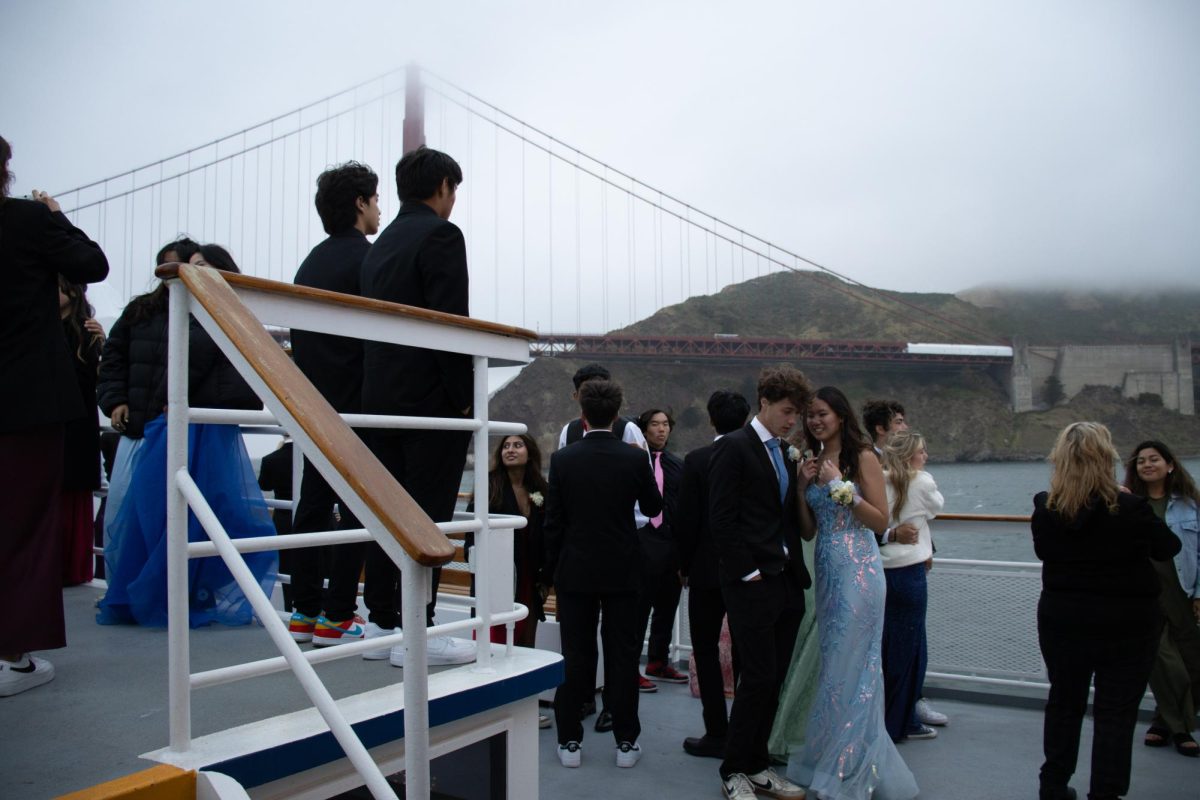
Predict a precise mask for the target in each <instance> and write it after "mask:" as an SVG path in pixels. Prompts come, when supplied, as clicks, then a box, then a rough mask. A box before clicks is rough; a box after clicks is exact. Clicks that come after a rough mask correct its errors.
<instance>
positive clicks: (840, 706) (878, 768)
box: [788, 484, 917, 800]
mask: <svg viewBox="0 0 1200 800" xmlns="http://www.w3.org/2000/svg"><path fill="white" fill-rule="evenodd" d="M805 497H807V499H808V503H809V506H810V507H811V508H812V509H813V512H814V514H815V515H816V520H817V537H816V557H815V562H814V563H815V572H816V587H815V594H816V618H817V631H818V642H819V647H820V651H821V658H820V664H821V666H820V672H819V675H818V678H817V691H816V696H815V697H814V698H813V702H812V710H811V712H810V715H809V718H808V731H807V733H806V735H805V743H804V747H803V749H801V750H798V751H796V752H795V753H793V754H792V756H791V759H790V761H789V763H788V777H790V778H791V779H792V780H794V781H796V782H797V783H799V784H801V785H802V786H807V787H809V797H810V798H820V800H909V798H913V797H916V796H917V783H916V781H915V780H914V779H913V775H912V772H911V771H909V769H908V766H907V765H906V764H905V763H904V759H902V758H901V757H900V753H898V752H897V751H896V746H895V744H893V743H892V740H891V737H889V736H888V733H887V729H886V728H885V727H884V724H883V673H882V670H881V666H880V664H881V659H880V642H881V638H882V635H883V604H884V596H885V594H886V592H887V584H886V582H885V581H884V576H883V566H882V565H881V564H880V561H879V547H878V546H877V545H876V544H875V537H874V536H873V535H872V534H871V532H870V531H869V530H867V529H866V528H864V527H863V526H862V523H860V522H859V521H858V520H857V519H856V518H855V517H854V514H853V513H852V512H851V510H850V508H849V507H846V506H841V505H838V504H837V503H836V502H834V501H833V500H832V499H831V498H830V497H829V492H828V490H827V489H826V488H825V487H824V486H818V485H817V484H813V485H811V486H809V487H808V490H807V491H806V492H805Z"/></svg>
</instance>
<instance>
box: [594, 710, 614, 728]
mask: <svg viewBox="0 0 1200 800" xmlns="http://www.w3.org/2000/svg"><path fill="white" fill-rule="evenodd" d="M595 728H596V733H604V732H606V731H611V730H612V714H610V713H609V712H608V709H607V708H602V709H600V714H599V716H597V717H596V725H595Z"/></svg>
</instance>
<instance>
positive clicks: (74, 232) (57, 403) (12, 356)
mask: <svg viewBox="0 0 1200 800" xmlns="http://www.w3.org/2000/svg"><path fill="white" fill-rule="evenodd" d="M60 272H61V273H62V274H63V275H65V276H66V277H67V279H68V280H70V281H73V282H75V283H97V282H99V281H102V280H104V278H105V276H107V275H108V260H107V259H106V258H105V257H104V253H103V252H102V251H101V250H100V246H99V245H98V244H96V243H95V242H93V241H92V240H91V239H89V238H88V237H87V235H86V234H84V232H83V231H81V230H79V229H78V228H76V227H75V226H74V225H72V224H71V223H70V222H68V221H67V218H66V217H65V216H64V215H63V214H62V213H61V212H57V211H56V212H51V211H50V209H48V208H47V207H46V206H45V204H44V203H38V202H35V201H33V200H17V199H7V200H2V201H0V273H2V274H3V276H4V290H3V291H0V382H3V385H4V390H3V391H0V433H12V432H15V431H22V430H28V429H30V428H36V427H39V426H41V425H49V424H52V423H57V422H66V421H67V420H71V419H75V418H76V417H82V416H83V415H84V414H88V413H90V414H95V413H96V409H95V407H94V405H93V403H92V402H91V401H90V400H89V402H87V404H86V405H85V404H84V401H83V398H82V396H81V395H80V392H79V384H78V382H77V381H76V379H75V368H74V367H73V366H72V365H71V360H72V359H73V358H74V355H73V354H72V353H70V352H68V350H67V340H66V339H65V338H64V337H63V328H62V320H61V318H60V317H59V313H58V273H60Z"/></svg>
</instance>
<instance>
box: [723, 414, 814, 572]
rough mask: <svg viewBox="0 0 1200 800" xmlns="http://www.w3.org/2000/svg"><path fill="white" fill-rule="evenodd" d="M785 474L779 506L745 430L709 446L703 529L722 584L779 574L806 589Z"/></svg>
mask: <svg viewBox="0 0 1200 800" xmlns="http://www.w3.org/2000/svg"><path fill="white" fill-rule="evenodd" d="M784 458H785V459H786V455H785V456H784ZM786 463H787V462H786V460H785V464H786ZM787 473H788V489H787V493H786V495H785V499H784V501H783V502H781V501H780V499H779V481H778V478H777V477H776V473H775V467H774V466H773V465H772V464H771V457H770V456H769V455H768V454H767V448H766V447H765V446H764V445H763V443H762V440H761V439H759V438H758V433H757V432H756V431H755V430H754V428H753V427H752V426H751V425H749V424H747V425H746V426H745V427H743V428H739V429H738V430H736V431H733V432H732V433H730V434H728V435H726V436H724V437H722V438H721V439H719V440H717V441H716V442H715V443H713V452H712V460H711V461H710V463H709V470H708V492H709V525H710V528H711V531H712V535H713V541H714V543H715V544H716V548H717V554H718V556H719V557H720V561H721V566H720V578H721V582H722V583H732V582H736V581H741V580H742V578H744V577H745V576H746V575H749V574H750V573H752V572H754V570H756V569H757V570H759V571H761V572H762V573H763V574H764V575H777V574H780V573H782V574H785V575H787V576H789V577H791V578H794V579H795V580H796V581H798V582H799V584H800V585H801V586H802V587H804V588H807V587H808V586H809V585H811V583H812V581H811V579H810V578H809V576H808V570H807V569H806V568H805V566H804V556H803V554H802V551H801V549H800V517H799V512H798V510H797V499H796V476H795V470H794V469H792V468H789V469H788V470H787ZM785 546H786V547H787V550H788V553H789V555H788V556H785V555H784V547H785Z"/></svg>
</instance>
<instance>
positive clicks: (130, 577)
mask: <svg viewBox="0 0 1200 800" xmlns="http://www.w3.org/2000/svg"><path fill="white" fill-rule="evenodd" d="M142 449H143V451H144V452H143V453H142V454H141V459H140V461H139V463H138V465H137V467H136V469H135V471H134V474H133V479H132V481H131V483H130V492H129V494H127V495H126V497H125V501H124V502H123V503H122V504H121V508H120V510H118V512H117V516H116V519H115V520H114V521H113V530H112V531H111V537H110V539H109V545H108V547H107V548H106V549H105V553H106V555H108V554H109V551H110V550H112V551H114V552H113V553H112V555H115V556H116V558H115V559H114V560H115V563H116V565H117V566H116V569H115V570H113V572H112V574H111V575H109V578H108V591H107V593H106V594H105V596H104V599H103V600H101V602H100V613H99V614H98V615H97V616H96V621H97V622H99V623H100V624H102V625H117V624H123V623H126V624H128V623H135V624H139V625H147V626H153V627H164V626H166V624H167V535H166V532H167V500H166V497H167V494H166V473H167V468H166V464H167V429H166V417H165V416H160V417H158V418H157V419H154V420H152V421H151V422H150V423H148V424H147V425H146V433H145V443H144V444H143V445H142ZM188 472H189V474H190V475H191V476H192V480H194V481H195V482H196V485H197V486H199V487H200V491H201V492H202V493H203V495H204V497H205V499H206V500H207V501H208V503H209V505H210V506H212V508H213V511H214V512H215V513H216V515H217V519H219V520H220V521H221V525H222V526H224V528H225V530H226V531H227V532H228V533H229V535H230V536H231V537H233V538H235V539H236V538H241V537H247V536H274V535H275V526H274V525H273V524H272V523H271V517H270V514H269V513H268V511H267V506H266V501H265V500H264V499H263V495H262V491H261V490H260V489H259V488H258V481H257V480H256V479H255V476H254V469H253V467H252V466H251V464H250V458H249V456H248V455H247V453H246V446H245V445H244V444H243V443H242V437H241V433H240V432H239V431H238V429H237V427H236V426H231V425H189V426H188ZM188 541H190V542H205V541H208V534H206V533H205V532H204V529H203V528H201V527H200V523H199V521H198V520H197V519H196V517H195V515H194V514H191V513H190V512H189V514H188ZM243 557H244V558H245V559H246V564H247V565H248V566H249V567H250V571H251V572H252V573H253V574H254V577H255V580H256V581H257V582H258V584H259V586H261V587H262V589H263V591H265V592H266V593H267V595H268V596H270V592H271V589H272V588H273V586H274V583H275V579H276V576H277V565H278V561H279V559H278V553H277V552H276V551H274V550H271V551H266V552H261V553H246V554H244V556H243ZM109 563H110V564H111V563H113V561H112V560H110V561H109ZM188 594H189V596H188V608H189V624H190V625H191V627H193V628H195V627H197V626H200V625H207V624H209V623H211V622H221V623H224V624H226V625H244V624H246V623H248V622H250V620H251V619H252V617H253V614H254V612H253V609H252V608H251V607H250V602H249V601H248V600H247V599H246V596H245V595H244V594H243V593H242V590H241V589H240V588H238V585H237V583H236V582H235V581H234V579H233V575H231V574H230V572H229V569H228V568H227V567H226V566H225V563H224V562H223V561H222V560H221V559H220V557H217V556H212V557H209V558H194V559H191V560H190V561H189V562H188Z"/></svg>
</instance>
